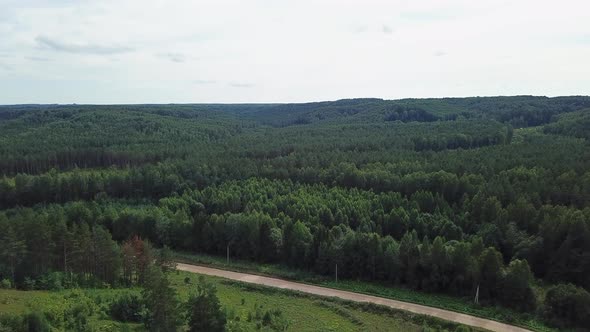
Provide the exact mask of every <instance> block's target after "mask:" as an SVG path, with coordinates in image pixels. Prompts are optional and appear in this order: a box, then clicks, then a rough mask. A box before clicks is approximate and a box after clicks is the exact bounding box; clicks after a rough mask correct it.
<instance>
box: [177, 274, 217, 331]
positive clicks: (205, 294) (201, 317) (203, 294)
mask: <svg viewBox="0 0 590 332" xmlns="http://www.w3.org/2000/svg"><path fill="white" fill-rule="evenodd" d="M186 318H187V321H188V326H189V331H190V332H222V331H224V330H225V324H226V317H225V313H224V312H223V310H222V309H221V304H220V303H219V299H218V298H217V290H216V288H215V286H214V285H213V284H210V283H207V282H205V278H204V277H203V276H201V277H199V283H198V285H197V291H196V293H193V294H191V295H190V297H189V299H188V302H187V303H186Z"/></svg>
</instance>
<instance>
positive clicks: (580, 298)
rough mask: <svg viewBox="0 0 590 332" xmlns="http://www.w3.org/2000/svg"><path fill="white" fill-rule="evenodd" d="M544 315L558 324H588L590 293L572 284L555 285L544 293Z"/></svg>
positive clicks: (569, 325)
mask: <svg viewBox="0 0 590 332" xmlns="http://www.w3.org/2000/svg"><path fill="white" fill-rule="evenodd" d="M544 304H545V307H544V310H545V315H546V316H547V317H548V318H549V319H550V322H552V323H553V324H556V325H558V326H568V327H574V326H578V327H588V326H590V293H588V291H586V290H585V289H583V288H580V287H576V286H574V285H572V284H567V285H563V284H561V285H556V286H553V287H551V288H549V290H548V291H547V294H546V295H545V303H544Z"/></svg>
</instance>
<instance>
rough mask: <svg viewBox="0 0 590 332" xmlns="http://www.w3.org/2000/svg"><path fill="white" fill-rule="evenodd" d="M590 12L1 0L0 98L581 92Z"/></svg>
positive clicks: (496, 2)
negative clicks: (589, 13)
mask: <svg viewBox="0 0 590 332" xmlns="http://www.w3.org/2000/svg"><path fill="white" fill-rule="evenodd" d="M228 8H231V10H228ZM589 11H590V4H588V2H587V1H584V0H565V1H562V2H554V1H534V0H522V1H508V0H481V1H471V0H449V1H444V2H441V1H435V0H425V1H408V0H390V1H372V0H368V1H363V2H362V3H361V2H358V1H348V0H344V1H341V0H332V1H311V0H302V1H288V2H287V1H272V2H269V1H268V0H252V1H248V2H245V1H238V0H233V1H227V0H215V1H214V0H203V1H190V0H176V1H172V2H171V1H164V0H104V1H90V0H75V1H74V0H0V104H7V103H33V102H35V103H55V102H59V103H74V102H75V103H168V102H294V101H314V100H332V99H339V98H352V97H381V98H404V97H442V96H471V95H514V94H536V95H570V94H588V93H589V91H590V80H589V79H588V77H590V66H589V65H588V64H587V63H588V60H587V59H589V58H590V38H589V36H590V35H589V33H588V31H590V20H588V19H587V13H588V12H589Z"/></svg>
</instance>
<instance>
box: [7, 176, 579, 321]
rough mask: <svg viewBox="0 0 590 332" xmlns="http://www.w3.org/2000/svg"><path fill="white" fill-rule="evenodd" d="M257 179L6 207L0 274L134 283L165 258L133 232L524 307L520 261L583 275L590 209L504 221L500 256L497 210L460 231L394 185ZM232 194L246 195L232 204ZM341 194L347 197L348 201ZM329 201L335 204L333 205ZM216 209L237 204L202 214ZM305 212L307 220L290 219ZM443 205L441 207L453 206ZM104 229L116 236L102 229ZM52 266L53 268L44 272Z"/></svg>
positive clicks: (564, 277) (559, 276)
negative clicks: (534, 220)
mask: <svg viewBox="0 0 590 332" xmlns="http://www.w3.org/2000/svg"><path fill="white" fill-rule="evenodd" d="M260 185H261V184H260V183H243V184H242V185H237V184H236V186H235V187H234V188H242V187H248V186H250V189H249V190H246V191H245V192H242V193H239V196H237V195H236V194H238V193H236V192H233V193H232V191H228V192H218V191H214V190H211V189H206V190H205V191H206V192H203V193H200V192H192V193H186V194H185V195H183V196H179V197H169V198H164V199H162V200H161V201H160V203H159V206H158V207H155V206H150V205H148V206H135V207H134V206H126V205H120V204H119V203H103V204H100V205H99V204H97V203H68V204H66V205H65V206H61V205H50V206H48V207H46V208H36V209H16V210H9V211H7V212H6V213H4V214H0V226H1V227H3V229H5V230H6V231H5V232H4V234H3V236H2V244H3V245H2V246H1V247H0V249H1V250H0V257H2V260H1V261H2V264H0V278H6V279H9V280H11V281H12V280H14V281H15V282H16V285H17V286H18V287H22V288H26V289H35V288H47V287H54V286H55V285H61V286H57V288H59V287H69V286H68V285H87V286H88V285H95V286H96V285H102V283H105V282H106V283H109V284H112V285H132V284H136V283H140V284H141V283H142V282H143V279H144V278H145V277H144V272H145V271H146V266H147V264H148V263H147V262H150V261H152V260H153V259H154V258H159V259H160V260H161V262H162V263H161V265H163V266H166V264H165V262H169V261H170V256H169V255H168V256H167V255H166V254H164V255H162V256H155V254H150V252H151V250H150V249H149V246H148V245H147V244H146V243H145V241H141V240H139V238H138V237H136V235H140V236H141V237H143V238H145V239H149V240H150V242H152V243H155V244H157V245H164V246H165V245H171V246H172V247H173V248H176V249H183V250H192V251H198V252H207V253H210V254H215V255H224V254H226V252H227V250H228V247H229V251H230V255H231V257H235V258H241V259H248V260H253V261H258V262H266V263H268V262H272V263H282V264H284V265H288V266H292V267H297V268H302V269H308V270H313V271H315V272H316V273H318V274H323V275H327V276H333V275H334V273H335V269H336V265H338V275H339V278H342V279H345V278H352V279H359V278H360V279H365V280H374V281H380V282H383V283H389V284H392V285H397V284H401V285H406V286H407V287H411V288H413V289H416V290H423V291H431V292H444V293H448V294H455V295H460V296H473V294H474V292H475V290H476V288H477V287H478V286H479V288H480V290H479V292H480V301H481V302H482V303H487V304H492V303H496V304H502V305H504V306H507V307H512V308H514V309H517V310H522V311H527V312H534V311H535V309H536V308H538V307H542V308H541V309H542V310H545V309H546V308H545V306H546V304H543V303H538V302H537V298H536V297H535V296H534V293H533V291H532V287H533V284H534V277H533V271H531V266H529V264H528V263H527V262H528V261H531V262H535V263H536V264H540V265H537V266H536V267H535V266H532V268H533V270H535V269H538V268H539V267H540V268H541V270H537V271H534V273H537V274H538V273H540V272H541V273H545V278H546V279H547V280H548V281H553V282H568V281H569V282H575V283H577V284H579V285H585V283H587V278H585V276H586V275H587V273H588V271H587V270H584V269H585V266H588V260H587V257H589V256H590V255H588V252H590V248H588V245H587V243H590V232H589V231H588V229H589V227H588V226H589V225H588V223H587V220H589V219H588V213H590V211H585V213H586V215H583V214H582V213H581V212H580V211H572V210H571V209H564V208H560V207H555V208H551V207H545V208H544V211H543V214H544V216H543V217H542V220H545V222H544V223H542V224H541V228H542V231H540V232H539V234H538V236H542V238H540V239H538V238H537V239H538V240H536V239H535V237H533V238H531V237H528V236H526V235H524V232H522V231H519V230H518V228H517V227H518V226H517V225H516V224H515V222H517V221H510V222H509V223H508V226H507V232H508V233H506V235H505V236H507V238H509V239H512V236H516V239H517V240H519V241H521V242H518V243H516V244H517V248H518V249H519V250H521V252H518V253H514V254H513V255H512V256H511V257H506V256H505V254H506V253H502V252H500V251H498V249H496V247H498V248H503V247H502V245H501V244H494V246H490V244H489V242H488V241H490V238H489V237H488V236H487V234H488V226H489V225H493V226H495V227H498V228H497V229H496V230H495V231H494V232H493V233H494V234H499V235H500V236H503V235H502V230H501V228H500V227H501V223H502V222H501V221H500V220H496V219H493V220H482V221H481V224H480V225H477V226H478V227H477V228H476V229H479V230H478V231H477V232H476V233H475V234H471V233H468V232H463V230H462V228H461V226H458V225H457V224H459V225H468V226H470V227H471V226H472V224H473V222H470V221H460V220H458V221H457V224H455V223H454V222H453V221H451V218H449V217H448V216H446V215H444V214H440V213H436V214H434V215H432V214H430V213H424V212H423V211H421V210H419V209H418V208H419V207H420V202H421V200H422V199H421V198H418V197H415V198H414V199H412V200H404V199H403V198H401V197H400V196H399V194H397V195H395V194H393V195H392V194H384V195H380V196H377V195H375V194H373V193H369V192H358V193H356V194H355V193H352V196H351V195H346V194H347V193H345V192H341V191H338V190H335V191H334V190H333V191H332V192H331V193H330V194H329V195H327V196H324V197H322V196H323V195H324V193H323V191H320V190H317V191H315V193H314V189H313V188H300V189H299V190H295V193H292V191H290V190H289V189H288V188H276V189H277V190H279V192H273V190H274V189H271V191H267V192H265V191H264V190H259V189H261V188H260V187H258V188H257V189H258V190H256V191H250V190H252V189H254V187H255V186H260ZM253 186H254V187H253ZM269 189H270V188H269ZM316 189H319V188H316ZM281 191H282V192H283V193H282V194H281ZM318 195H319V196H318ZM231 197H233V199H232V198H231ZM241 197H248V200H247V201H244V202H242V201H241ZM338 197H340V198H338ZM350 197H356V198H354V199H353V201H349V199H350ZM228 198H229V199H228ZM198 199H201V200H202V202H205V203H206V205H205V204H203V203H202V202H200V201H198ZM347 202H348V204H349V205H348V206H347V204H346V203H347ZM386 202H388V203H386ZM242 204H244V205H242ZM377 204H389V205H391V206H394V208H393V209H392V210H391V212H390V213H387V214H384V212H383V211H381V212H379V211H378V212H376V213H375V214H372V213H371V212H370V211H373V210H375V205H377ZM443 204H444V203H443ZM206 206H209V208H207V207H206ZM331 206H337V208H336V211H335V213H332V210H331V209H330V207H331ZM341 206H342V208H341V209H340V210H338V208H339V207H341ZM478 206H479V204H478ZM435 209H437V210H440V209H438V207H435ZM217 210H226V211H227V210H233V211H239V212H226V213H223V214H216V213H214V212H208V211H217ZM483 210H485V211H486V212H490V214H489V215H486V214H481V215H478V216H477V217H475V218H476V219H477V220H479V218H488V217H490V216H496V217H498V213H496V212H493V211H492V210H490V209H489V207H488V204H484V208H483ZM259 211H263V212H259ZM314 211H315V212H314ZM505 211H506V212H503V211H502V210H500V212H499V216H502V215H504V214H505V213H509V215H510V216H513V215H517V216H519V215H522V213H521V211H519V210H518V209H517V208H515V207H509V208H508V209H507V210H505ZM560 212H561V213H563V215H561V216H560V214H559V213H560ZM305 213H308V215H307V218H305V220H306V222H302V221H300V220H297V219H298V218H299V217H305ZM447 213H449V214H451V215H452V211H447ZM470 213H476V211H472V212H470ZM295 216H297V217H295ZM504 217H506V215H504ZM556 217H558V218H557V219H556ZM512 218H513V217H509V220H512ZM576 218H577V219H576ZM357 219H358V220H357ZM373 220H376V221H373ZM379 220H380V221H379ZM556 221H558V222H557V223H556ZM355 224H357V225H356V227H355V228H354V229H353V228H352V227H354V225H355ZM107 230H108V231H107ZM482 230H485V231H484V233H481V231H482ZM466 231H467V229H466ZM111 232H112V236H113V239H114V240H120V241H121V243H122V244H121V245H117V243H116V242H114V241H113V240H112V239H111V234H110V233H111ZM511 232H512V234H511ZM437 234H444V236H441V235H437ZM514 234H516V235H514ZM523 235H524V236H523ZM431 239H432V240H431ZM522 241H524V242H522ZM526 243H528V244H530V245H531V247H528V248H527V247H526ZM539 244H543V245H542V246H541V245H539ZM545 246H546V248H545ZM531 254H532V255H533V256H529V255H531ZM536 255H538V256H536ZM149 257H154V258H149ZM160 257H162V258H160ZM584 257H586V258H584ZM547 262H550V263H549V264H548V263H547ZM547 268H548V270H547ZM543 269H545V270H543ZM52 271H61V272H62V273H61V274H58V275H55V274H51V273H50V272H52ZM51 285H54V286H51ZM573 289H574V290H575V291H572V288H568V289H567V291H556V292H557V294H555V295H554V296H560V298H559V300H558V299H555V298H553V297H549V299H550V300H551V301H554V304H552V306H554V307H555V312H552V314H554V315H557V316H558V317H562V316H559V315H565V316H567V315H570V316H567V317H573V316H572V315H571V314H566V313H564V312H563V306H564V305H565V304H564V303H566V302H567V301H570V302H571V303H579V304H580V305H585V302H576V301H585V300H582V299H583V298H584V296H585V295H584V294H586V293H585V291H583V290H582V289H580V288H575V287H574V288H573ZM564 301H566V302H564ZM582 308H585V307H582ZM547 310H550V309H547ZM551 310H553V309H551ZM560 310H561V311H560ZM584 310H585V309H577V311H576V313H579V314H580V315H581V316H575V317H578V318H575V319H574V320H573V321H578V320H579V321H580V322H582V321H584V319H586V318H584V317H586V316H583V315H582V313H583V314H584V315H585V314H586V311H584ZM575 315H578V314H575ZM565 316H564V317H565ZM560 319H565V318H563V317H562V318H560ZM570 323H571V322H570Z"/></svg>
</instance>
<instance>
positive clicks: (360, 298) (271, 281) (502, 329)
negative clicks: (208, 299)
mask: <svg viewBox="0 0 590 332" xmlns="http://www.w3.org/2000/svg"><path fill="white" fill-rule="evenodd" d="M177 268H178V269H179V270H181V271H187V272H193V273H198V274H205V275H209V276H216V277H222V278H227V279H231V280H237V281H242V282H248V283H252V284H258V285H264V286H270V287H277V288H282V289H290V290H294V291H299V292H303V293H308V294H314V295H319V296H328V297H337V298H340V299H344V300H349V301H356V302H370V303H375V304H379V305H384V306H387V307H390V308H394V309H400V310H405V311H409V312H413V313H416V314H421V315H427V316H432V317H437V318H440V319H444V320H448V321H452V322H456V323H461V324H465V325H470V326H475V327H480V328H484V329H486V330H490V331H498V332H525V331H528V332H530V331H529V330H526V329H523V328H520V327H516V326H512V325H508V324H504V323H500V322H496V321H493V320H489V319H485V318H479V317H475V316H470V315H467V314H461V313H457V312H454V311H449V310H444V309H438V308H433V307H427V306H424V305H420V304H414V303H408V302H402V301H397V300H391V299H386V298H382V297H377V296H372V295H365V294H359V293H354V292H348V291H342V290H337V289H332V288H326V287H320V286H313V285H308V284H302V283H298V282H293V281H287V280H282V279H278V278H271V277H263V276H259V275H255V274H247V273H240V272H233V271H226V270H219V269H214V268H210V267H205V266H199V265H189V264H183V263H178V266H177Z"/></svg>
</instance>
